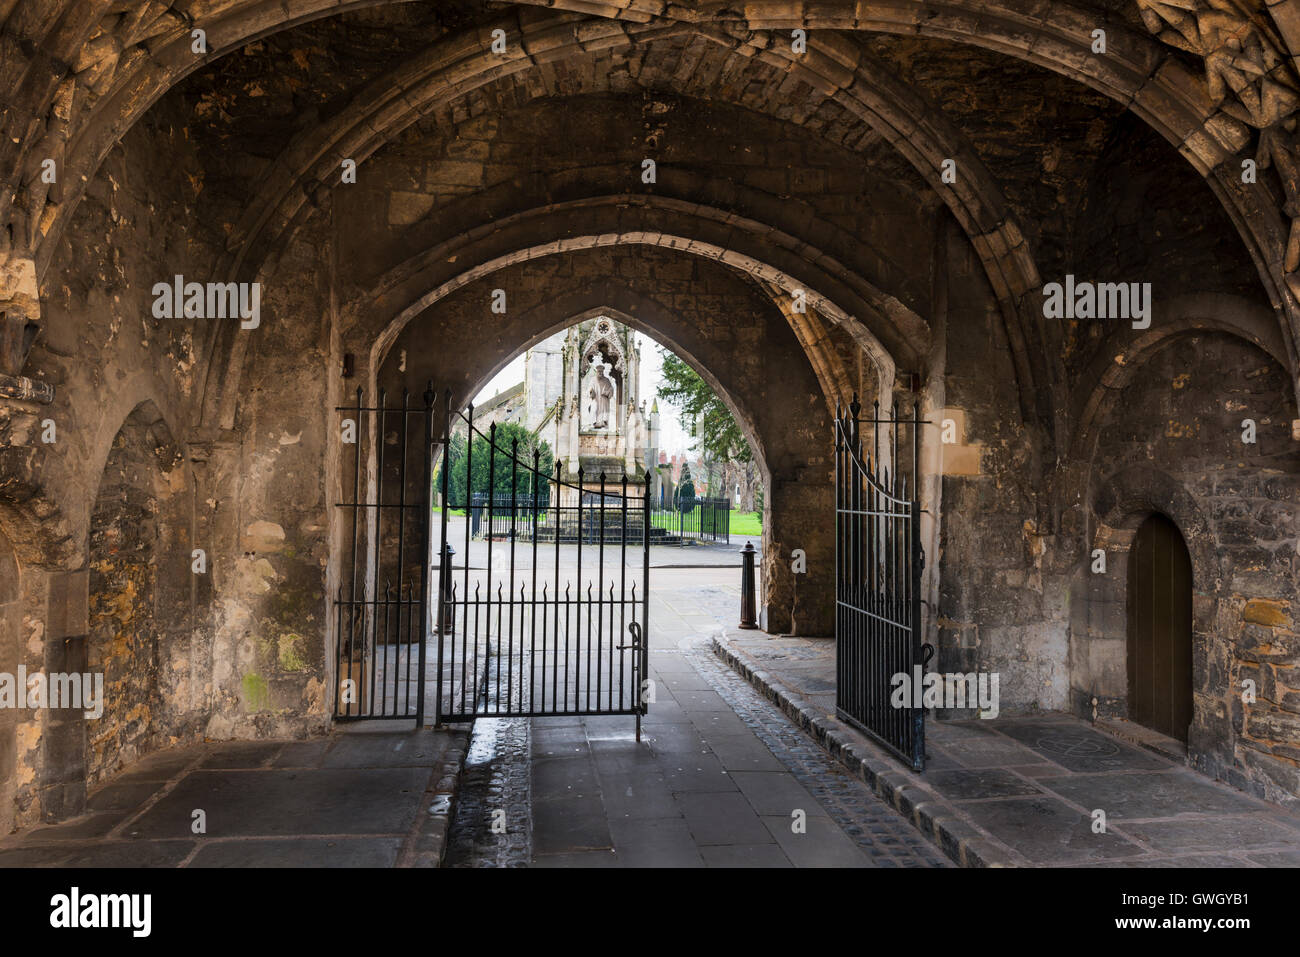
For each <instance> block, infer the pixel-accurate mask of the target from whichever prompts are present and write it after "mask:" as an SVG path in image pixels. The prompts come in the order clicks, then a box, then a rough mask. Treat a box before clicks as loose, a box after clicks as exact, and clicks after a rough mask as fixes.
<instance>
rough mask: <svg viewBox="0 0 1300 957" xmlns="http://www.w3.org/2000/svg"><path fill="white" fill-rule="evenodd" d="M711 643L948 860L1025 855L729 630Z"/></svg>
mask: <svg viewBox="0 0 1300 957" xmlns="http://www.w3.org/2000/svg"><path fill="white" fill-rule="evenodd" d="M712 646H713V650H714V653H715V654H716V655H717V657H718V658H719V660H720V661H725V662H726V663H727V664H728V665H729V666H730V667H731V668H733V669H735V671H736V672H738V673H739V675H740V676H741V678H742V680H746V681H747V682H748V683H749V685H750V686H751V687H753V688H755V689H757V691H758V692H759V693H760V694H761V695H762V696H763V697H764V698H765V699H766V700H768V701H769V702H771V703H772V704H773V706H774V707H777V708H778V709H779V710H780V711H781V712H782V713H783V714H785V715H786V716H787V717H788V718H789V719H790V720H791V721H793V722H795V723H796V725H798V726H799V727H800V728H802V729H803V731H804V732H805V733H806V734H807V735H808V736H809V737H810V738H811V739H812V740H814V741H816V742H817V745H818V746H819V747H820V748H822V749H823V751H824V753H826V754H828V755H830V756H831V757H833V758H835V759H836V760H838V761H839V762H841V763H842V764H843V765H846V766H847V767H848V768H850V769H851V770H852V771H854V772H855V773H856V775H857V776H858V777H860V778H861V779H862V780H863V781H865V782H866V783H867V785H868V788H869V790H871V792H872V793H873V794H875V795H876V796H877V797H879V798H880V800H882V801H883V802H884V803H885V804H886V805H887V806H892V807H893V808H895V809H896V810H897V812H898V813H899V814H900V815H902V816H903V819H904V820H908V821H911V822H912V823H913V825H914V826H915V827H916V828H918V829H919V830H920V832H921V833H922V834H925V835H931V836H932V839H933V840H934V841H935V842H936V843H937V844H938V845H939V846H940V847H942V848H943V850H944V853H946V854H947V855H948V858H949V859H950V860H952V861H954V862H955V863H957V864H958V865H959V866H961V867H1018V866H1020V864H1021V860H1020V859H1017V858H1016V857H1012V856H1011V854H1012V852H1010V851H1008V850H1005V849H1002V848H1000V847H997V846H995V845H994V844H993V843H992V842H991V841H990V840H989V838H988V837H987V835H985V834H983V833H981V832H980V831H978V830H977V829H976V828H974V827H973V826H972V825H971V824H970V822H969V821H968V820H966V819H963V818H961V817H959V816H958V815H957V814H956V812H954V811H953V809H952V806H951V805H950V804H948V803H946V802H944V801H942V800H940V799H939V798H938V796H937V795H936V794H935V793H934V792H933V791H931V790H929V789H928V788H924V787H919V786H917V785H916V784H915V783H913V782H912V781H911V780H910V779H909V777H908V775H907V774H906V773H904V772H903V771H901V770H900V769H899V768H898V767H897V766H896V762H891V761H890V760H889V759H888V758H886V757H885V756H884V752H882V751H880V750H879V749H876V748H874V746H872V745H871V744H870V743H869V742H867V741H866V740H865V739H864V738H863V737H862V736H861V735H858V734H857V733H856V732H849V731H847V730H846V729H844V728H843V727H842V726H839V727H837V726H836V723H835V722H832V721H830V720H829V719H828V718H827V716H826V715H823V714H820V713H818V712H817V711H816V710H815V709H814V708H812V707H811V706H809V705H807V704H805V703H803V699H801V698H799V697H798V696H796V695H793V694H791V693H790V692H789V691H788V690H787V689H786V688H785V687H784V686H783V685H782V684H781V683H780V682H779V681H777V680H775V679H773V678H772V677H771V676H770V675H768V674H767V673H766V672H764V671H762V670H761V669H759V668H758V667H757V665H756V664H755V663H754V662H753V661H752V660H751V659H749V658H748V657H747V656H746V655H745V654H744V653H743V652H741V651H737V650H736V649H735V648H733V647H732V646H731V645H730V644H729V643H728V641H727V639H726V637H725V636H719V637H715V638H713V640H712Z"/></svg>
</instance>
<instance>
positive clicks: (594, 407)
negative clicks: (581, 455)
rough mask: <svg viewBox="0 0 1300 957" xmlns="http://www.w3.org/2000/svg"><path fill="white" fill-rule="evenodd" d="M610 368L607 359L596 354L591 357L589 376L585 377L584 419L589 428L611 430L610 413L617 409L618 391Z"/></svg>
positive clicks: (598, 353)
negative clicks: (610, 374)
mask: <svg viewBox="0 0 1300 957" xmlns="http://www.w3.org/2000/svg"><path fill="white" fill-rule="evenodd" d="M610 368H611V367H610V365H609V364H608V363H607V362H605V357H604V356H603V355H602V354H601V353H600V352H596V353H595V354H594V355H593V356H591V359H590V365H589V366H588V368H587V374H586V375H585V376H583V383H582V384H583V395H584V396H585V402H584V408H583V413H584V414H583V418H584V419H585V420H586V424H587V427H588V428H591V429H608V428H611V423H610V412H611V410H612V409H614V408H615V407H616V404H617V401H618V400H617V392H618V390H617V387H616V386H615V385H614V381H613V379H611V378H610V376H609V372H610Z"/></svg>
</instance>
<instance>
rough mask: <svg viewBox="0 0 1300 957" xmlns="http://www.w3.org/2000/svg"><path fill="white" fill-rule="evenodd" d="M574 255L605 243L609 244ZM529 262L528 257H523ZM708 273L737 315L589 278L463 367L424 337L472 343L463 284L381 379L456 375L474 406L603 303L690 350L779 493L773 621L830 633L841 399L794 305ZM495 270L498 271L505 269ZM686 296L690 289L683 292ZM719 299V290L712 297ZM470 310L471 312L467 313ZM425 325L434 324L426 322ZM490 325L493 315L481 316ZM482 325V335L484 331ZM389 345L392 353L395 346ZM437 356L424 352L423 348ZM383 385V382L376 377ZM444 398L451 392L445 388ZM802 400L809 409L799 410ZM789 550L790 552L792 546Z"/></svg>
mask: <svg viewBox="0 0 1300 957" xmlns="http://www.w3.org/2000/svg"><path fill="white" fill-rule="evenodd" d="M617 254H618V255H620V256H622V257H627V256H629V255H636V256H639V257H642V258H644V257H646V256H647V255H649V254H648V253H646V252H644V251H637V250H635V249H633V250H627V249H623V250H620V251H618V253H617ZM570 255H571V256H579V255H586V256H588V257H590V256H592V255H596V256H602V255H605V254H604V253H601V252H600V251H596V252H594V253H593V252H591V251H588V252H587V253H585V254H582V253H577V252H575V253H572V254H570ZM516 268H518V267H516ZM700 268H702V269H704V272H702V273H700V276H701V282H702V283H714V284H715V285H713V286H711V287H710V295H711V296H712V298H714V299H716V298H718V296H720V295H723V294H728V295H735V296H738V297H742V298H740V299H738V300H737V302H746V303H747V304H746V305H745V306H744V308H741V307H740V306H739V305H737V306H735V307H734V308H733V311H732V313H731V315H730V321H729V322H727V323H722V322H718V321H716V320H707V321H706V318H704V314H697V313H696V312H695V311H693V310H691V309H687V310H686V311H684V312H683V311H682V310H681V309H675V308H674V307H673V306H672V305H671V304H670V303H667V302H665V301H663V299H662V298H661V297H658V296H656V295H654V294H653V292H651V291H646V290H641V289H638V288H635V287H633V286H630V285H628V284H625V283H621V282H614V281H610V280H603V281H596V282H594V283H591V284H581V285H579V286H577V287H575V288H573V290H572V291H571V292H569V293H568V294H566V295H562V296H558V297H551V298H549V299H547V300H545V301H542V302H539V303H537V304H535V305H533V306H531V307H530V308H521V309H520V311H519V312H518V313H515V312H513V311H512V312H511V314H510V315H509V316H508V317H505V318H502V319H501V322H500V325H499V327H497V328H493V329H492V330H491V336H490V337H485V338H482V339H481V340H480V341H481V342H482V343H483V345H484V348H483V349H478V350H476V349H472V348H467V349H466V350H465V353H464V356H470V357H473V358H472V360H470V359H463V362H462V364H458V365H457V366H456V367H455V368H454V371H453V367H452V366H449V365H447V362H448V357H446V356H440V355H439V353H438V351H437V350H434V349H431V348H429V347H427V345H425V346H422V345H420V343H421V342H422V341H423V338H422V337H425V336H432V337H433V340H432V341H446V340H447V339H448V338H449V337H455V338H457V339H458V341H461V342H463V343H466V344H468V343H469V342H470V341H473V340H472V339H467V338H466V336H472V335H475V334H474V333H473V329H474V328H475V327H473V326H471V325H464V326H463V331H457V330H461V329H462V325H460V324H459V323H468V322H471V321H472V320H470V319H469V318H468V317H467V316H465V314H464V313H463V311H462V310H464V309H465V305H463V303H464V302H465V301H466V299H467V297H468V301H469V302H471V303H472V302H476V301H477V300H476V299H474V298H473V296H474V291H473V290H468V291H464V292H458V293H455V294H453V295H452V296H449V297H448V298H447V299H446V300H443V301H442V302H441V303H440V308H439V309H438V310H436V311H435V310H429V311H428V312H427V313H425V314H424V315H423V316H421V317H420V318H416V319H414V320H413V321H411V322H409V323H407V324H406V326H405V328H404V329H403V330H402V331H401V332H400V333H397V334H395V335H394V336H393V337H392V338H390V339H388V340H387V341H386V342H384V343H383V344H382V345H381V346H380V348H379V349H378V350H377V354H378V356H379V359H378V361H377V362H376V366H377V367H378V368H377V371H376V379H375V384H376V385H382V386H384V387H385V388H386V389H387V390H388V391H389V394H394V395H395V394H397V393H398V392H400V390H401V389H402V388H403V387H405V388H408V389H410V390H411V391H412V392H418V391H420V390H421V389H423V387H424V383H425V382H426V381H427V380H429V379H432V380H433V382H434V384H435V387H436V386H439V385H441V384H444V383H451V385H452V400H451V402H452V406H453V407H454V408H460V407H463V406H464V405H465V404H466V403H467V402H468V401H469V399H470V398H471V397H472V396H473V395H474V394H476V392H477V390H478V389H479V388H481V386H482V385H483V383H485V382H487V381H488V380H489V379H490V378H491V376H492V375H494V374H495V373H496V372H497V371H499V370H500V369H501V368H504V366H505V365H506V364H507V363H508V362H509V360H510V359H511V358H512V357H513V356H514V355H515V354H516V353H518V352H519V351H520V350H521V348H527V347H528V346H529V344H531V343H534V342H537V341H540V340H541V339H543V338H545V337H546V336H548V335H550V334H552V333H554V332H556V331H558V330H560V329H562V328H566V327H567V326H568V325H571V324H572V322H573V321H576V320H577V319H578V318H580V317H582V316H591V315H595V314H596V313H597V312H600V313H603V314H606V315H609V316H610V317H611V318H613V319H616V320H617V321H620V322H622V323H624V324H625V325H628V326H629V327H631V328H633V329H636V330H637V331H640V332H643V333H644V334H646V335H648V336H649V337H650V338H652V339H655V340H657V341H659V342H660V343H662V344H664V345H665V346H667V347H668V348H670V349H671V350H672V351H674V352H675V353H676V354H677V355H678V356H680V357H681V358H683V359H684V360H686V361H687V362H688V363H689V364H690V365H691V366H692V367H693V368H695V370H696V371H697V372H699V373H700V375H701V376H702V378H704V379H705V381H706V382H708V383H709V385H710V386H711V387H712V388H713V389H714V391H715V392H716V393H717V394H718V395H719V396H720V397H722V398H723V400H724V401H725V402H726V403H727V404H728V406H729V407H730V408H731V411H732V413H733V415H734V416H735V417H736V421H737V423H738V425H739V426H740V428H741V431H742V432H743V433H744V434H745V436H746V438H747V439H748V440H749V442H750V445H751V447H752V448H753V449H754V451H755V453H756V459H757V461H758V466H759V469H760V472H761V473H762V475H763V477H764V482H765V485H766V487H767V489H768V494H767V496H766V497H765V500H764V519H763V524H764V530H763V544H764V580H765V582H766V583H767V584H766V588H765V592H764V600H765V627H766V628H767V629H768V630H770V631H773V632H789V631H794V632H796V633H799V634H829V633H830V630H831V621H832V619H831V618H830V617H829V616H830V609H831V598H830V596H831V595H832V594H833V593H832V592H831V591H830V589H831V587H832V586H831V576H832V568H833V552H834V549H833V534H832V531H831V529H830V527H829V525H827V524H825V523H824V522H822V521H821V520H822V519H824V518H825V516H826V515H827V514H829V511H830V509H831V507H832V504H831V503H832V499H831V494H832V487H831V481H830V472H831V460H830V442H829V438H828V436H829V435H830V407H829V405H828V401H829V397H828V396H826V395H825V393H824V391H823V388H822V385H821V383H820V382H819V381H818V378H817V376H816V373H815V371H814V369H813V368H812V366H811V364H810V363H809V361H808V358H807V356H806V354H805V353H804V351H803V349H802V346H801V345H800V343H799V340H798V338H797V336H796V335H795V334H794V332H793V331H792V330H791V328H790V326H789V324H788V323H787V322H786V321H785V317H784V316H783V315H781V313H780V312H779V311H778V310H776V309H775V308H773V307H772V306H771V304H770V301H767V300H766V299H765V297H764V296H763V295H762V294H761V293H760V292H759V291H758V290H754V289H752V288H751V289H750V290H749V291H748V292H746V291H745V288H746V284H745V280H743V279H741V278H739V277H736V276H734V275H729V274H728V273H727V271H725V270H724V269H723V267H720V266H718V265H708V266H701V267H700ZM494 281H495V280H494ZM674 298H675V299H676V301H677V302H679V303H684V302H685V301H686V300H687V299H688V298H689V297H686V296H683V295H680V294H679V295H678V296H676V297H674ZM706 301H711V299H706ZM458 316H459V317H464V318H458ZM422 327H424V329H423V331H421V330H422ZM480 328H481V327H480ZM477 335H479V336H482V332H479V333H478V334H477ZM755 336H757V337H759V341H762V342H763V343H764V344H765V348H764V349H762V350H753V351H751V352H749V353H747V354H742V353H743V352H744V350H742V348H741V346H740V343H741V342H744V341H748V340H747V338H746V337H751V338H752V337H755ZM506 343H509V345H508V346H507V345H506ZM402 351H404V352H405V354H406V356H407V361H406V368H405V370H404V371H403V372H401V373H400V374H399V373H398V372H397V370H396V362H395V361H394V357H395V356H397V355H400V354H401V353H402ZM385 356H386V357H388V358H387V360H385V358H383V357H385ZM421 356H429V357H431V358H430V360H429V361H424V362H421V361H420V360H419V358H418V357H421ZM371 391H372V392H373V391H374V390H373V388H372V389H371ZM440 401H441V398H440ZM796 412H797V414H795V413H796ZM794 548H802V549H803V550H804V552H805V553H806V555H807V556H808V562H807V564H808V572H807V573H806V574H799V575H796V574H795V573H794V572H793V571H792V570H791V567H790V562H789V561H788V555H789V553H790V551H791V550H792V549H794ZM782 556H785V558H782Z"/></svg>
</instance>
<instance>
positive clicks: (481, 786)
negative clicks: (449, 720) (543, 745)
mask: <svg viewBox="0 0 1300 957" xmlns="http://www.w3.org/2000/svg"><path fill="white" fill-rule="evenodd" d="M531 724H532V723H531V722H530V721H529V720H528V719H527V718H479V719H478V720H477V721H475V722H474V732H473V734H472V736H471V738H470V744H469V753H468V754H467V755H466V756H465V771H464V775H463V778H462V781H461V788H460V797H459V799H458V800H457V802H456V811H455V817H454V819H453V821H452V825H451V834H450V842H449V847H448V849H447V860H446V863H445V864H444V866H445V867H527V866H528V862H529V861H530V860H531V858H532V852H533V835H532V830H533V814H532V751H533V747H532V728H531Z"/></svg>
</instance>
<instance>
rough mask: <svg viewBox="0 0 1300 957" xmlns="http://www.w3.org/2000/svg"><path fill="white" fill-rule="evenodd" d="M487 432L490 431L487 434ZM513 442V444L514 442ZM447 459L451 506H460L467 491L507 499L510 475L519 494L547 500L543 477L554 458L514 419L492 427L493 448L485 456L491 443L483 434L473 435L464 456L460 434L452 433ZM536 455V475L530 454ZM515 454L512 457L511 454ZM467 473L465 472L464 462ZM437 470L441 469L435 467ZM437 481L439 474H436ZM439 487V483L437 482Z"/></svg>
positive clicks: (550, 472) (546, 476) (552, 470)
mask: <svg viewBox="0 0 1300 957" xmlns="http://www.w3.org/2000/svg"><path fill="white" fill-rule="evenodd" d="M489 434H490V433H489ZM516 443H517V444H516ZM450 444H451V449H450V454H449V455H448V458H449V459H450V462H451V471H450V472H449V473H448V476H447V486H448V494H447V497H448V498H449V499H450V502H451V505H452V506H453V507H455V508H464V507H465V505H466V504H467V501H468V495H469V494H482V493H485V492H487V491H488V485H489V483H491V486H492V491H493V492H494V493H495V494H496V496H497V497H498V498H508V497H509V496H510V491H511V487H512V486H511V477H512V476H513V477H514V486H513V487H514V490H515V491H516V492H517V493H518V494H519V495H520V497H523V496H527V495H533V494H537V495H540V496H541V498H542V501H546V500H548V499H549V488H550V486H549V485H547V479H549V478H551V477H553V476H554V474H555V457H554V455H553V454H552V453H551V447H550V446H549V445H548V444H547V443H546V442H544V441H542V440H540V439H538V438H537V436H535V435H533V434H532V433H531V432H529V431H528V430H527V429H526V428H524V427H523V426H522V425H518V424H517V423H514V422H502V423H499V424H498V425H497V428H496V450H495V452H494V453H493V454H492V455H490V456H489V451H490V450H491V446H490V444H489V442H488V438H487V436H484V435H475V436H474V443H473V445H472V446H470V447H469V449H468V452H469V454H468V456H467V455H466V442H465V438H464V436H452V440H451V443H450ZM534 451H536V452H537V453H538V454H537V469H538V472H539V473H540V475H534V473H533V453H534ZM512 452H513V455H514V456H515V458H514V460H513V467H512V458H511V455H512ZM467 463H468V466H469V474H468V475H467V474H466V464H467ZM439 472H440V473H441V469H439ZM438 481H439V482H441V474H440V475H439V477H438ZM438 487H439V488H441V487H442V486H441V485H439V486H438Z"/></svg>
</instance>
